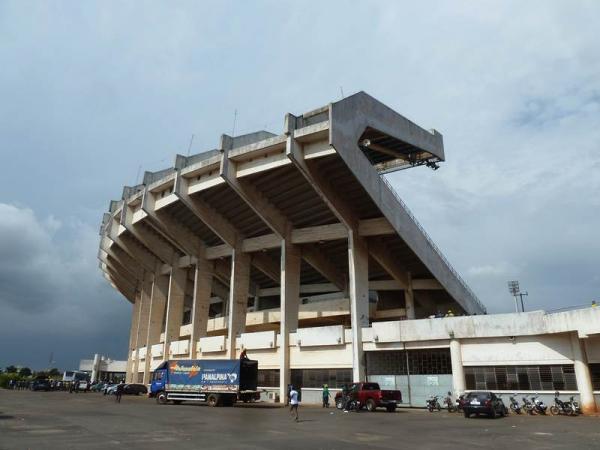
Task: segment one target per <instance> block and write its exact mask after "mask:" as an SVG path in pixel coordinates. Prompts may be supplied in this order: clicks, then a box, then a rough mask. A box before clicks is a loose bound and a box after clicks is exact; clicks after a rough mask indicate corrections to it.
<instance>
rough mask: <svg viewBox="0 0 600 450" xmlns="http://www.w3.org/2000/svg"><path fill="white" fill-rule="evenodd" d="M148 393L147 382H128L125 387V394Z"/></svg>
mask: <svg viewBox="0 0 600 450" xmlns="http://www.w3.org/2000/svg"><path fill="white" fill-rule="evenodd" d="M147 393H148V388H147V387H146V385H145V384H136V383H130V384H126V385H125V386H124V387H123V394H125V395H140V394H147Z"/></svg>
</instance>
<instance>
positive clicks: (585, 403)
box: [571, 332, 596, 414]
mask: <svg viewBox="0 0 600 450" xmlns="http://www.w3.org/2000/svg"><path fill="white" fill-rule="evenodd" d="M571 348H572V351H573V365H574V368H575V378H576V379H577V390H578V391H579V400H580V402H579V404H580V406H581V411H582V412H583V413H588V414H589V413H594V412H596V401H595V399H594V389H593V388H592V377H591V375H590V368H589V366H588V362H587V355H586V353H585V348H584V346H583V342H581V340H580V339H579V336H578V334H577V332H574V333H571Z"/></svg>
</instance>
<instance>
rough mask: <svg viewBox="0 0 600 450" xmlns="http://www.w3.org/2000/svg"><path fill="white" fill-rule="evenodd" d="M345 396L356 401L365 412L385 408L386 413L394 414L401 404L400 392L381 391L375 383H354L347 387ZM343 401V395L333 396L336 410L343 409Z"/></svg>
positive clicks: (339, 393) (340, 393)
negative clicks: (365, 409)
mask: <svg viewBox="0 0 600 450" xmlns="http://www.w3.org/2000/svg"><path fill="white" fill-rule="evenodd" d="M346 395H348V396H350V397H352V398H356V399H358V401H359V402H360V405H361V407H365V408H367V411H370V412H373V411H375V410H376V409H377V408H385V409H387V411H388V412H394V411H395V410H396V406H397V405H398V403H402V393H401V392H400V391H392V390H385V391H382V390H381V388H380V387H379V384H377V383H366V382H363V383H354V384H353V385H351V386H350V387H349V389H348V390H347V394H346ZM345 401H346V400H345V395H344V393H342V392H338V393H336V394H335V406H336V407H337V408H338V409H343V408H344V403H345Z"/></svg>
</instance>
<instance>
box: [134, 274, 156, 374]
mask: <svg viewBox="0 0 600 450" xmlns="http://www.w3.org/2000/svg"><path fill="white" fill-rule="evenodd" d="M153 281H154V275H153V274H152V273H150V272H145V273H144V281H143V283H142V296H141V302H140V314H139V318H138V326H137V340H136V349H135V362H134V365H133V381H134V382H135V383H140V382H141V381H142V380H141V379H139V371H140V370H144V366H141V365H140V348H141V347H145V346H146V344H147V341H148V321H149V319H150V304H151V301H152V284H153ZM146 357H147V356H146Z"/></svg>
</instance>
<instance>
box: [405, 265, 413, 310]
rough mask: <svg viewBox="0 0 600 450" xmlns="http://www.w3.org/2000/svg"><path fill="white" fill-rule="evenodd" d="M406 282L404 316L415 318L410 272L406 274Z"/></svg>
mask: <svg viewBox="0 0 600 450" xmlns="http://www.w3.org/2000/svg"><path fill="white" fill-rule="evenodd" d="M407 278H408V284H407V286H406V289H404V302H405V306H404V308H405V310H406V318H407V319H414V318H415V294H414V291H413V287H412V276H411V274H410V273H408V274H407Z"/></svg>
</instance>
